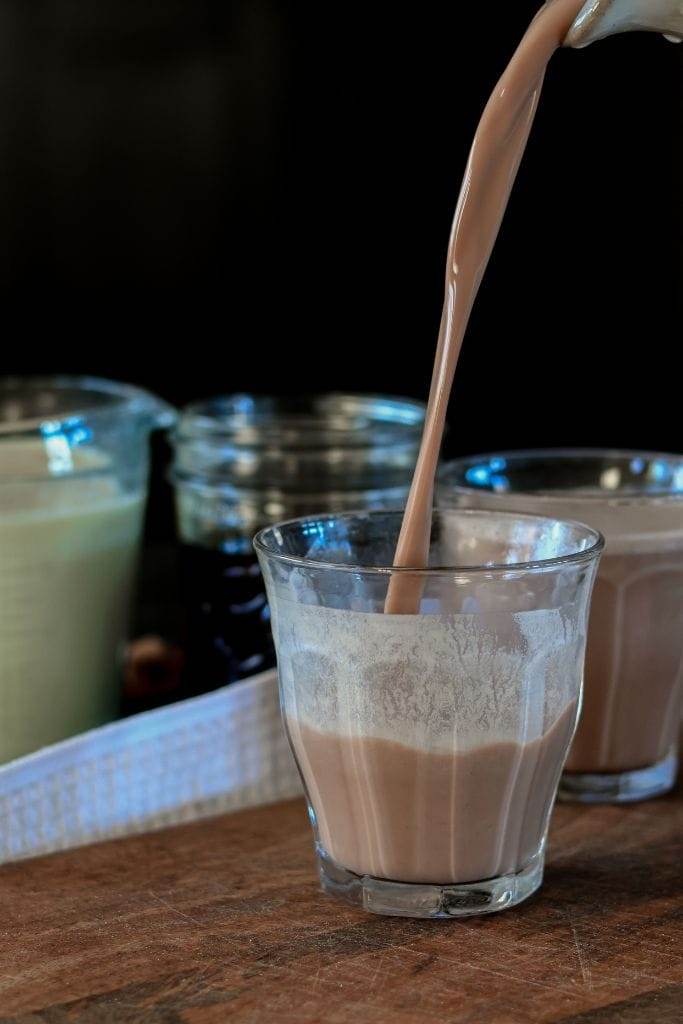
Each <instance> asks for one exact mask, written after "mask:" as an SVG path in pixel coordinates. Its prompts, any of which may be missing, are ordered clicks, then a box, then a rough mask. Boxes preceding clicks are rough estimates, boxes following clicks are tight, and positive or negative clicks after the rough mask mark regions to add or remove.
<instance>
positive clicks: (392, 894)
mask: <svg viewBox="0 0 683 1024" xmlns="http://www.w3.org/2000/svg"><path fill="white" fill-rule="evenodd" d="M317 854H318V872H319V874H320V882H321V885H322V888H323V889H324V891H325V892H328V893H330V894H331V895H333V896H339V897H341V899H344V900H346V901H347V903H354V904H356V905H358V906H361V907H363V908H364V910H369V911H370V912H371V913H373V914H389V915H392V916H394V917H425V918H444V919H445V918H453V917H471V916H472V915H474V914H493V913H495V912H496V911H498V910H506V909H507V908H508V907H514V906H516V905H517V904H518V903H521V902H522V900H525V899H527V897H529V896H531V895H532V893H534V892H536V890H537V889H538V888H539V887H540V885H541V882H542V881H543V863H544V857H545V851H544V849H543V848H541V850H539V852H538V853H537V854H536V855H535V856H534V857H533V858H532V860H531V861H530V862H529V863H528V864H527V865H526V866H525V867H524V868H523V869H522V870H521V871H518V872H517V873H516V874H512V875H501V876H500V877H498V878H487V879H484V880H483V881H481V882H464V883H462V884H453V885H431V884H427V883H425V884H415V883H412V882H393V881H388V880H387V879H384V878H373V877H371V876H370V875H356V874H354V873H353V871H348V870H347V869H346V868H343V867H341V866H340V865H339V864H336V863H335V862H334V861H333V860H332V858H331V857H329V856H328V854H327V853H326V852H325V850H323V849H322V847H321V846H320V845H318V846H317Z"/></svg>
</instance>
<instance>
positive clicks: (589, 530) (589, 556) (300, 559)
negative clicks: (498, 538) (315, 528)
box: [252, 507, 605, 576]
mask: <svg viewBox="0 0 683 1024" xmlns="http://www.w3.org/2000/svg"><path fill="white" fill-rule="evenodd" d="M434 513H438V514H443V513H446V514H447V515H457V516H464V517H466V518H469V517H472V518H476V517H483V518H489V517H492V516H502V517H504V518H510V519H525V520H529V519H531V520H534V521H535V522H538V521H541V522H555V523H558V522H560V523H564V524H566V525H567V526H574V527H580V529H581V530H582V531H584V533H585V534H587V535H588V536H590V537H592V538H593V543H592V544H591V546H590V547H589V548H585V549H584V550H583V551H572V552H571V553H570V554H568V555H557V556H554V557H552V558H540V559H532V560H531V561H528V562H494V563H491V564H490V565H447V566H440V565H435V566H428V567H425V566H422V567H413V566H408V565H397V566H391V565H348V564H347V563H344V562H326V561H323V560H322V559H319V558H306V557H305V556H303V555H288V554H283V553H281V552H278V551H273V550H272V548H269V547H267V546H266V544H265V542H264V537H265V535H266V534H268V533H272V532H274V531H275V530H281V529H282V528H283V527H288V526H294V525H295V524H296V525H300V524H304V523H314V522H321V521H325V520H330V519H354V518H356V519H370V518H372V517H375V516H381V515H384V516H392V515H394V516H401V517H402V516H403V514H404V509H371V510H367V509H366V510H360V511H355V512H354V511H349V512H339V513H336V512H325V513H323V514H322V515H308V516H297V517H295V518H293V519H286V520H284V521H282V522H280V523H273V524H272V525H270V526H265V527H263V529H261V530H259V531H258V533H257V534H256V535H255V536H254V539H253V542H252V543H253V545H254V549H255V551H256V553H257V554H262V555H264V557H266V558H272V559H273V560H274V561H277V562H280V563H282V564H285V565H293V566H299V567H301V568H322V569H330V570H335V571H339V572H350V573H356V574H358V573H368V574H369V575H377V576H394V575H397V576H398V575H411V576H453V575H458V576H467V575H473V574H475V573H476V574H479V575H487V574H488V575H502V574H509V573H520V572H545V571H547V570H550V569H555V568H559V567H562V566H565V565H573V564H579V563H582V562H584V563H586V564H588V563H589V562H592V561H593V560H594V559H596V558H597V556H598V555H600V554H601V553H602V550H603V548H604V546H605V538H604V536H603V535H602V533H600V531H599V530H595V529H593V527H592V526H588V525H587V524H586V523H582V522H580V521H579V520H576V519H564V518H563V519H558V518H557V517H556V516H543V515H536V514H535V513H533V512H514V511H507V510H503V509H501V510H498V509H496V510H493V509H468V508H461V509H460V508H458V509H455V508H438V507H436V508H434V509H433V510H432V515H434Z"/></svg>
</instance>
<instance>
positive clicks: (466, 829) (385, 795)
mask: <svg viewBox="0 0 683 1024" xmlns="http://www.w3.org/2000/svg"><path fill="white" fill-rule="evenodd" d="M575 717H576V705H575V704H574V703H572V704H571V705H569V706H568V707H567V708H566V710H565V711H564V712H563V714H562V715H561V716H560V718H559V719H558V720H557V721H556V722H555V724H554V725H553V727H552V728H551V729H550V730H549V731H548V732H547V733H545V735H544V736H541V737H540V738H539V739H536V740H534V741H533V742H531V743H526V744H519V743H493V744H490V745H487V746H483V747H478V748H475V749H473V750H470V751H463V752H460V753H457V752H448V753H429V752H427V751H425V750H420V749H417V748H415V747H408V746H405V745H404V744H402V743H394V742H392V741H390V740H385V739H376V738H368V737H358V736H340V735H337V734H332V733H326V732H320V731H319V730H317V729H313V728H311V727H309V726H306V725H301V724H300V723H299V722H297V721H295V720H292V719H288V722H287V727H288V731H289V735H290V739H291V742H292V745H293V747H294V752H295V754H296V758H297V761H298V763H299V767H300V769H301V772H302V774H303V778H304V782H305V785H306V790H307V793H308V797H309V800H310V802H311V804H312V806H313V809H314V811H315V816H316V820H317V823H318V833H319V837H320V840H321V842H322V844H323V847H324V848H325V850H326V852H327V853H328V854H329V855H330V856H331V857H332V858H333V859H334V860H335V861H336V862H337V863H338V864H340V865H341V866H342V867H345V868H348V869H349V870H351V871H354V872H355V873H356V874H359V875H365V874H368V875H373V876H374V877H376V878H389V879H394V880H396V881H401V882H425V883H434V884H447V883H453V882H475V881H483V880H484V879H486V878H494V877H496V876H498V875H502V874H508V873H511V872H516V871H520V870H521V869H522V868H524V867H525V866H526V865H527V864H528V863H529V861H530V860H531V858H532V857H533V856H534V854H536V853H537V852H538V851H539V848H540V846H541V843H542V841H543V836H544V833H545V827H546V821H547V818H548V815H549V813H550V810H551V807H552V802H553V799H554V796H555V789H556V786H557V782H558V779H559V776H560V771H561V769H562V762H563V761H564V758H565V755H566V752H567V748H568V746H569V742H570V740H571V736H572V730H573V728H574V722H575Z"/></svg>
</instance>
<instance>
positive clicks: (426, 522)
mask: <svg viewBox="0 0 683 1024" xmlns="http://www.w3.org/2000/svg"><path fill="white" fill-rule="evenodd" d="M583 2H584V0H552V2H550V3H548V4H546V5H545V6H544V7H543V8H542V9H541V10H540V11H539V12H538V14H537V15H536V17H535V18H534V20H533V21H532V23H531V25H530V26H529V28H528V30H527V32H526V33H525V35H524V38H523V39H522V42H521V43H520V45H519V47H518V48H517V51H516V52H515V54H514V56H513V57H512V60H511V61H510V63H509V64H508V66H507V68H506V70H505V73H504V74H503V77H502V78H501V79H500V81H499V82H498V84H497V85H496V87H495V89H494V90H493V93H492V94H491V98H490V99H489V101H488V103H487V105H486V108H485V110H484V113H483V115H482V117H481V120H480V122H479V126H478V128H477V132H476V135H475V137H474V142H473V143H472V149H471V151H470V155H469V160H468V162H467V168H466V170H465V177H464V180H463V183H462V187H461V189H460V196H459V198H458V205H457V208H456V211H455V219H454V221H453V227H452V230H451V237H450V242H449V245H448V256H447V260H446V284H445V299H444V307H443V313H442V316H441V327H440V330H439V338H438V343H437V349H436V357H435V360H434V371H433V374H432V382H431V388H430V392H429V402H428V405H427V415H426V419H425V427H424V433H423V437H422V444H421V447H420V454H419V456H418V460H417V465H416V467H415V475H414V477H413V484H412V487H411V490H410V495H409V497H408V502H407V504H406V510H405V516H404V519H403V525H402V528H401V534H400V537H399V541H398V545H397V548H396V553H395V556H394V565H395V566H412V567H418V568H419V567H425V566H426V565H427V563H428V557H429V536H430V527H431V517H432V503H433V494H434V478H435V474H436V465H437V461H438V457H439V450H440V448H441V441H442V438H443V430H444V424H445V420H446V409H447V406H448V400H449V397H450V392H451V386H452V383H453V375H454V373H455V367H456V364H457V361H458V356H459V354H460V349H461V346H462V340H463V336H464V334H465V329H466V327H467V322H468V320H469V316H470V312H471V309H472V305H473V303H474V300H475V297H476V294H477V291H478V289H479V285H480V283H481V279H482V277H483V275H484V271H485V270H486V265H487V263H488V260H489V257H490V255H491V250H492V249H493V245H494V243H495V240H496V237H497V235H498V229H499V228H500V224H501V221H502V219H503V214H504V213H505V208H506V206H507V202H508V198H509V196H510V191H511V189H512V185H513V183H514V180H515V176H516V174H517V169H518V167H519V164H520V161H521V159H522V156H523V153H524V149H525V146H526V143H527V139H528V137H529V132H530V130H531V125H532V122H533V118H534V114H535V112H536V106H537V104H538V98H539V95H540V91H541V86H542V84H543V76H544V74H545V69H546V66H547V64H548V61H549V60H550V58H551V56H552V55H553V53H554V51H555V50H556V49H557V48H558V46H560V45H561V43H562V41H563V40H564V38H565V36H566V34H567V32H568V30H569V28H570V26H571V24H572V22H573V21H574V18H575V17H576V15H577V14H578V13H579V10H580V9H581V7H582V6H583ZM420 594H421V583H420V581H419V578H415V577H410V576H409V575H402V574H396V575H394V576H393V577H392V579H391V581H390V585H389V590H388V593H387V600H386V611H387V612H394V613H407V614H411V613H414V612H416V611H417V610H418V608H419V603H420Z"/></svg>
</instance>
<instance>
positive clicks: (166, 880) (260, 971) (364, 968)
mask: <svg viewBox="0 0 683 1024" xmlns="http://www.w3.org/2000/svg"><path fill="white" fill-rule="evenodd" d="M682 833H683V801H682V800H681V795H680V792H679V793H678V794H677V795H674V796H671V797H667V798H665V799H660V800H654V801H651V802H649V803H642V804H636V805H632V806H630V807H624V808H616V807H592V808H588V807H580V806H568V805H564V806H560V807H558V808H557V809H556V812H555V816H554V822H553V828H552V845H551V852H550V858H549V864H548V868H547V872H546V880H545V884H544V886H543V889H542V890H541V892H540V894H538V895H537V896H535V897H532V899H531V900H530V901H528V902H527V903H526V904H523V905H522V906H521V907H518V908H516V909H513V910H510V911H505V912H503V913H501V914H497V915H494V916H491V917H484V918H479V919H469V920H466V921H435V922H421V921H411V920H402V919H399V918H381V917H374V916H372V915H369V914H366V913H364V912H362V911H360V910H357V909H355V908H352V907H348V906H346V905H345V904H342V903H339V902H337V901H335V900H334V899H332V898H331V897H329V896H325V895H323V894H321V893H320V892H319V891H318V886H317V881H316V877H315V874H314V866H313V856H312V849H311V836H310V831H309V826H308V821H307V819H306V814H305V811H304V806H303V803H301V802H300V801H293V802H290V803H286V804H280V805H276V806H273V807H266V808H260V809H257V810H252V811H246V812H241V813H239V814H235V815H229V816H225V817H222V818H218V819H215V820H211V821H204V822H200V823H196V824H192V825H185V826H181V827H178V828H173V829H168V830H167V831H164V832H159V833H155V834H151V835H146V836H139V837H134V838H130V839H124V840H118V841H115V842H109V843H102V844H100V845H98V846H92V847H89V848H87V849H82V850H76V851H72V852H69V853H65V854H58V855H55V856H52V857H46V858H42V859H39V860H34V861H24V862H22V863H18V864H13V865H7V866H5V867H3V868H2V869H0V940H1V951H0V965H1V968H0V1022H2V1024H10V1022H11V1024H39V1022H40V1024H43V1022H44V1024H70V1022H72V1021H79V1022H83V1024H133V1022H135V1024H137V1022H145V1024H214V1022H215V1024H222V1022H224V1021H235V1022H249V1024H266V1022H268V1024H271V1022H274V1024H281V1022H282V1024H288V1022H297V1024H313V1022H318V1021H321V1022H322V1021H324V1022H330V1024H365V1022H367V1024H384V1022H387V1024H389V1022H391V1024H431V1022H449V1024H450V1022H452V1024H536V1022H553V1024H617V1022H618V1024H651V1022H652V1024H655V1022H656V1024H673V1022H674V1021H675V1022H677V1024H680V1021H681V1020H682V1019H683V945H682V943H681V927H680V924H681V916H682V907H683V898H682V895H681V881H682V879H681V836H682Z"/></svg>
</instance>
